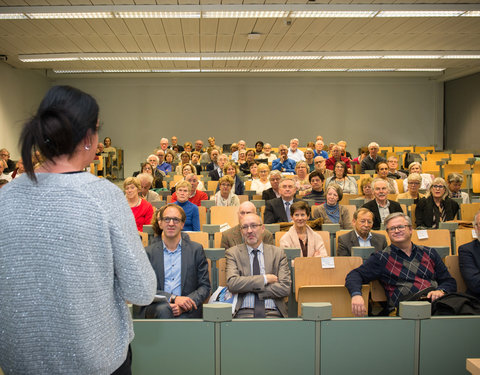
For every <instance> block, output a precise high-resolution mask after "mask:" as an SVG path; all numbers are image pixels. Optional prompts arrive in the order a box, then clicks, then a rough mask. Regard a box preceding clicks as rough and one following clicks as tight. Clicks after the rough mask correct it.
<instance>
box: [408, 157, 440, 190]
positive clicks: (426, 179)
mask: <svg viewBox="0 0 480 375" xmlns="http://www.w3.org/2000/svg"><path fill="white" fill-rule="evenodd" d="M410 173H418V174H419V175H420V176H421V177H422V184H421V185H420V190H428V189H429V188H430V185H431V184H432V180H433V179H434V176H433V175H431V174H429V173H422V165H421V164H420V163H419V162H416V161H414V162H413V163H411V164H410V165H409V166H408V174H410ZM407 189H408V182H407V179H405V180H403V191H407Z"/></svg>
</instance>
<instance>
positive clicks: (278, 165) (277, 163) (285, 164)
mask: <svg viewBox="0 0 480 375" xmlns="http://www.w3.org/2000/svg"><path fill="white" fill-rule="evenodd" d="M278 153H279V154H280V157H279V158H278V159H275V160H274V161H273V162H272V171H273V170H276V171H280V172H282V173H289V174H293V173H294V172H295V164H296V163H295V160H292V159H289V158H288V148H287V146H285V145H280V146H278Z"/></svg>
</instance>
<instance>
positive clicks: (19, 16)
mask: <svg viewBox="0 0 480 375" xmlns="http://www.w3.org/2000/svg"><path fill="white" fill-rule="evenodd" d="M27 18H28V17H27V16H26V15H25V14H23V13H0V20H24V19H27Z"/></svg>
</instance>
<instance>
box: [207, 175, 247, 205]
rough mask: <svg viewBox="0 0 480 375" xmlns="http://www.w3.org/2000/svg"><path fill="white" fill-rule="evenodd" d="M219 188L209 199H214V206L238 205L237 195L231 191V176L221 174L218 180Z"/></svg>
mask: <svg viewBox="0 0 480 375" xmlns="http://www.w3.org/2000/svg"><path fill="white" fill-rule="evenodd" d="M218 186H219V187H220V189H219V190H218V191H217V192H216V193H215V195H214V196H212V198H211V200H213V201H215V206H239V205H240V200H239V199H238V196H237V195H236V194H235V193H233V192H232V187H233V178H232V177H230V176H223V177H222V178H220V180H219V181H218Z"/></svg>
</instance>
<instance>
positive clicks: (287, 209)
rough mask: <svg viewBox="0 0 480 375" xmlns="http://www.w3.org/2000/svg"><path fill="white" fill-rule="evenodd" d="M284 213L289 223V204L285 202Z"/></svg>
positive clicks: (290, 219) (290, 218)
mask: <svg viewBox="0 0 480 375" xmlns="http://www.w3.org/2000/svg"><path fill="white" fill-rule="evenodd" d="M285 212H286V213H287V221H288V222H291V221H292V217H291V216H290V202H285Z"/></svg>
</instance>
